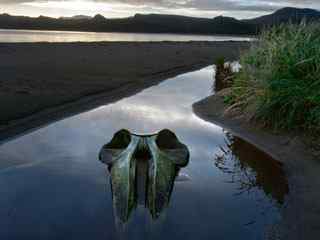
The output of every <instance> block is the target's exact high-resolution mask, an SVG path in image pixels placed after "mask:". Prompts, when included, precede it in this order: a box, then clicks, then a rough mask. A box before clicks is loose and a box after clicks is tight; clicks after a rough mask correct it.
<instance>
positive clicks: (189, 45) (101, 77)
mask: <svg viewBox="0 0 320 240" xmlns="http://www.w3.org/2000/svg"><path fill="white" fill-rule="evenodd" d="M248 45H249V43H248V42H231V41H230V42H136V43H135V42H121V43H120V42H99V43H0V72H1V79H0V112H1V115H0V133H1V134H0V135H1V138H0V140H3V139H7V138H8V137H11V136H14V135H16V134H18V133H21V132H23V131H25V130H28V129H31V128H34V127H39V126H42V125H44V124H46V123H48V122H50V121H54V120H58V119H61V118H64V117H67V116H70V115H73V114H75V113H78V112H81V111H85V110H88V109H91V108H94V107H96V106H99V105H100V104H106V103H110V102H114V101H117V100H119V99H121V98H123V97H127V96H130V95H132V94H134V93H136V92H137V91H140V90H142V89H144V88H146V87H149V86H151V85H153V84H156V83H158V82H160V81H162V80H165V79H167V78H170V77H174V76H176V75H178V74H181V73H184V72H187V71H190V70H195V69H199V68H201V67H204V66H207V65H210V64H213V63H214V62H215V60H216V59H217V58H220V57H221V56H223V57H225V58H226V59H227V60H235V59H237V58H238V56H239V52H240V51H241V50H243V49H246V48H247V47H248Z"/></svg>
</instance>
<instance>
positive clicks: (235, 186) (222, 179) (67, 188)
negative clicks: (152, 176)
mask: <svg viewBox="0 0 320 240" xmlns="http://www.w3.org/2000/svg"><path fill="white" fill-rule="evenodd" d="M213 74H214V70H213V68H212V67H208V68H205V69H202V70H200V71H196V72H192V73H187V74H184V75H181V76H178V77H176V78H174V79H169V80H167V81H165V82H163V83H161V84H159V85H157V86H154V87H151V88H149V89H146V90H144V91H143V92H140V93H139V94H137V95H135V96H133V97H130V98H126V99H123V100H121V101H119V102H117V103H115V104H110V105H106V106H101V107H99V108H97V109H94V110H92V111H89V112H86V113H82V114H80V115H77V116H74V117H71V118H69V119H65V120H62V121H60V122H57V123H54V124H51V125H49V126H47V127H45V128H42V129H40V130H37V131H35V132H33V133H31V134H28V135H25V136H23V137H20V138H18V139H15V140H12V141H10V142H7V143H5V144H3V145H1V146H0V169H1V170H0V193H1V198H0V239H68V240H69V239H77V240H79V239H86V240H87V239H137V240H140V239H192V240H194V239H246V240H248V239H249V240H250V239H262V237H263V236H264V235H265V233H266V232H268V231H269V230H270V228H271V226H272V225H273V224H277V222H278V221H281V217H280V210H281V206H282V204H283V202H284V200H285V196H286V194H287V193H288V185H287V182H286V178H285V176H284V173H283V171H282V168H281V165H280V164H279V163H278V162H276V161H275V160H273V159H271V158H270V157H268V156H266V155H265V154H264V153H262V152H260V151H259V150H257V149H255V148H253V147H252V146H250V145H249V144H247V143H246V142H243V141H242V140H241V139H237V138H234V137H233V136H231V135H230V134H229V133H227V132H225V131H224V130H223V129H222V128H220V127H218V126H215V125H213V124H210V123H208V122H205V121H203V120H201V119H199V118H198V117H197V116H195V115H194V113H193V112H192V107H191V105H192V103H194V102H196V101H198V100H200V99H202V98H204V97H205V96H206V95H209V94H210V92H211V87H212V82H213ZM122 128H127V129H129V130H131V131H133V132H136V133H153V132H157V131H159V130H161V129H164V128H169V129H171V130H172V131H174V132H175V133H176V134H177V136H178V137H179V139H180V141H181V142H183V143H185V144H186V145H187V146H188V148H189V150H190V153H191V158H190V161H189V164H188V165H187V166H186V167H185V168H182V169H181V171H180V174H181V177H178V178H177V181H176V182H175V185H174V188H173V192H172V195H171V201H170V204H169V206H168V208H167V209H165V210H164V211H163V212H161V215H160V217H159V218H158V219H157V220H152V218H151V217H150V214H149V212H148V211H147V210H146V208H145V206H144V203H143V202H140V203H139V205H138V207H137V209H135V211H134V213H133V214H132V215H131V217H130V219H129V220H128V222H126V223H125V224H124V225H123V226H121V227H120V228H119V226H117V225H116V224H115V218H114V212H113V207H112V193H111V189H110V176H109V172H108V170H107V166H105V165H104V164H102V163H101V162H100V161H99V160H98V154H99V151H100V149H101V147H102V146H103V145H104V144H106V143H107V142H109V141H110V140H111V139H112V137H113V134H114V133H115V132H117V131H118V130H120V129H122ZM179 179H180V180H179Z"/></svg>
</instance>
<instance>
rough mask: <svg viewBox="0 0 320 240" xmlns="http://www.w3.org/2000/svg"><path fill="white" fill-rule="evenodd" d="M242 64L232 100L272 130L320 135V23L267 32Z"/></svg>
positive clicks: (287, 26) (233, 85)
mask: <svg viewBox="0 0 320 240" xmlns="http://www.w3.org/2000/svg"><path fill="white" fill-rule="evenodd" d="M240 64H241V65H242V69H241V71H240V72H239V73H238V74H236V76H235V78H234V81H233V84H232V94H231V96H230V97H227V99H226V100H227V101H228V103H230V104H235V106H237V107H239V106H240V109H241V111H242V112H243V113H244V114H246V115H247V116H249V117H250V118H251V119H255V120H258V121H259V122H261V123H263V124H264V125H265V126H268V127H272V128H274V129H283V130H303V131H305V132H307V133H308V134H309V135H310V136H311V135H313V136H316V135H317V134H319V133H320V24H319V23H313V24H304V23H303V24H300V25H282V26H279V27H275V28H272V29H270V30H268V31H265V32H263V33H262V35H261V36H260V41H258V42H257V43H256V44H255V45H253V46H252V47H251V49H250V50H249V51H247V52H246V53H244V54H243V55H242V57H241V60H240Z"/></svg>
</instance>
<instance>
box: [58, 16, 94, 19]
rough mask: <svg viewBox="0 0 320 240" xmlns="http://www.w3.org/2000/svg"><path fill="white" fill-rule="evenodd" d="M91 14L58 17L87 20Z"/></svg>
mask: <svg viewBox="0 0 320 240" xmlns="http://www.w3.org/2000/svg"><path fill="white" fill-rule="evenodd" d="M91 18H92V17H91V16H87V15H75V16H72V17H60V19H66V20H88V19H91Z"/></svg>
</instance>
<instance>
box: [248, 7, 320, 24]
mask: <svg viewBox="0 0 320 240" xmlns="http://www.w3.org/2000/svg"><path fill="white" fill-rule="evenodd" d="M304 19H305V20H306V21H316V20H320V11H317V10H314V9H310V8H302V9H299V8H290V7H287V8H282V9H280V10H278V11H276V12H274V13H272V14H270V15H265V16H262V17H258V18H253V19H248V20H243V21H244V22H246V23H251V24H255V25H259V26H271V25H277V24H280V23H288V22H292V23H299V22H301V21H302V20H304Z"/></svg>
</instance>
